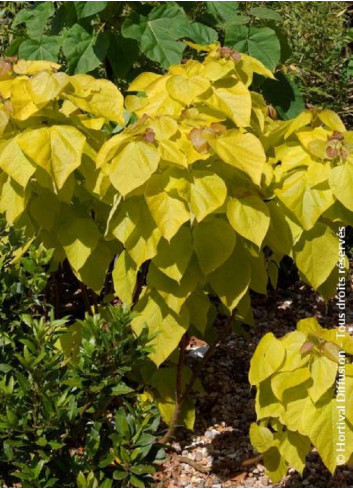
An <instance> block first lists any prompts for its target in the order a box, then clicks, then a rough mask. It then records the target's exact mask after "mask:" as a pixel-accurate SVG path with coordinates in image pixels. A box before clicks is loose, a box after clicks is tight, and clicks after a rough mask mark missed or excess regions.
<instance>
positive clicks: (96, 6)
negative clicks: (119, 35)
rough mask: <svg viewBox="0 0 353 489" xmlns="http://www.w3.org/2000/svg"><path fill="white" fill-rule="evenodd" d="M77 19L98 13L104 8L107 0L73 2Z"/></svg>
mask: <svg viewBox="0 0 353 489" xmlns="http://www.w3.org/2000/svg"><path fill="white" fill-rule="evenodd" d="M73 3H74V5H75V10H76V14H77V18H78V19H85V18H86V17H92V15H95V14H98V13H99V12H101V11H102V10H104V9H105V8H106V6H107V5H108V2H73Z"/></svg>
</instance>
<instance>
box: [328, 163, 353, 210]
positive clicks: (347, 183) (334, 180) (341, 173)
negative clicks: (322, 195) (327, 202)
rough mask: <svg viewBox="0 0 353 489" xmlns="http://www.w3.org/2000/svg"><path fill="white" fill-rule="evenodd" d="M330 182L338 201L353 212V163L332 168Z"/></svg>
mask: <svg viewBox="0 0 353 489" xmlns="http://www.w3.org/2000/svg"><path fill="white" fill-rule="evenodd" d="M329 182H330V186H331V188H332V191H333V193H334V195H335V197H336V199H337V200H339V201H340V202H341V203H342V204H343V205H344V206H345V207H347V209H349V210H350V211H352V212H353V191H352V188H353V162H352V161H347V162H346V163H345V164H344V165H340V166H336V167H335V168H332V170H331V174H330V177H329Z"/></svg>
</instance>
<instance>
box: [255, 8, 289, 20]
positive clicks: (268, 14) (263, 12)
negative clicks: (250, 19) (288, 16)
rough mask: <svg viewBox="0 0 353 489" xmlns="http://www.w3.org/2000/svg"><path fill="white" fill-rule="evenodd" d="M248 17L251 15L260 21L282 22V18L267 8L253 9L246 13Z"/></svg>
mask: <svg viewBox="0 0 353 489" xmlns="http://www.w3.org/2000/svg"><path fill="white" fill-rule="evenodd" d="M248 14H249V15H253V16H254V17H257V18H258V19H261V20H274V21H276V22H283V18H282V16H281V15H280V14H279V13H278V12H276V11H275V10H273V9H272V8H267V7H253V8H251V9H250V10H249V11H248Z"/></svg>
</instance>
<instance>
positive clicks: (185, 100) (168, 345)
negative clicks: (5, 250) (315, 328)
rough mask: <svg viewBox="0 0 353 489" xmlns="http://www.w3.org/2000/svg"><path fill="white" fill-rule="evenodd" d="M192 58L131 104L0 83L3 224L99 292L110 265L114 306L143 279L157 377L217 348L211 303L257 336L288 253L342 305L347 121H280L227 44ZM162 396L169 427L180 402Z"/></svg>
mask: <svg viewBox="0 0 353 489" xmlns="http://www.w3.org/2000/svg"><path fill="white" fill-rule="evenodd" d="M189 45H190V47H192V48H194V49H195V50H196V51H197V55H196V57H197V58H198V60H190V61H187V62H186V63H184V64H180V65H174V66H171V67H170V68H169V69H168V71H167V72H166V73H164V74H156V73H142V74H141V75H139V76H138V77H137V78H136V79H135V80H134V81H133V82H132V83H131V85H130V87H129V90H128V91H129V94H128V95H127V96H126V97H125V99H123V97H122V95H121V94H120V92H119V90H118V89H117V88H116V87H115V86H114V85H113V84H112V83H111V82H109V81H107V80H95V79H94V78H92V77H91V76H89V75H74V76H68V75H66V74H64V73H61V72H59V71H58V68H59V67H58V65H55V64H53V63H48V62H38V61H36V62H34V61H19V62H17V63H14V64H12V63H5V64H4V65H3V66H2V69H1V73H2V75H1V79H0V92H1V95H2V99H1V100H2V102H1V110H0V121H1V140H0V146H1V152H0V168H1V174H0V188H1V192H0V212H5V213H6V218H7V220H8V221H9V222H10V223H11V224H14V225H16V226H26V229H27V232H28V235H31V236H33V235H35V236H36V239H38V240H39V241H41V242H43V243H44V244H45V246H47V247H49V248H54V250H55V252H54V257H55V259H56V260H57V261H61V260H63V259H64V258H67V259H68V261H69V262H70V264H71V267H72V269H73V270H74V272H75V274H76V275H77V277H78V278H79V279H80V280H81V281H83V282H84V283H86V284H87V285H88V286H90V287H91V288H92V289H93V290H95V291H97V292H99V291H100V290H101V288H102V286H103V283H104V279H105V276H106V272H107V270H108V267H109V266H110V264H111V263H112V260H113V258H114V257H115V260H114V269H113V281H114V287H115V292H116V295H117V296H119V297H120V298H121V299H122V300H123V301H124V302H126V303H127V304H132V302H133V298H134V300H136V293H135V292H136V283H137V280H138V278H139V277H140V276H141V273H140V271H141V269H143V270H144V272H146V278H145V282H143V288H142V292H141V294H140V295H139V297H138V301H137V304H136V306H135V311H136V312H137V313H138V314H136V316H135V318H134V320H133V328H134V329H135V331H136V332H140V331H141V329H142V328H143V326H144V324H145V323H147V324H148V325H149V328H150V331H151V335H152V337H153V339H152V346H153V352H152V353H151V359H152V360H153V362H154V363H155V364H156V366H160V365H161V364H162V363H163V362H165V361H166V360H167V359H168V358H171V357H172V356H173V358H174V355H175V354H177V347H178V344H179V342H180V340H181V338H182V337H183V335H184V333H185V332H186V331H188V332H190V333H191V334H195V335H196V336H198V337H201V338H203V339H205V340H206V341H207V340H209V338H210V337H211V336H212V333H213V331H214V328H213V322H214V318H215V316H216V310H215V305H214V304H215V301H212V302H211V300H210V297H217V298H218V299H219V303H220V304H222V307H223V309H222V310H223V312H227V313H228V314H231V312H234V310H235V311H236V318H237V319H239V320H241V321H243V322H247V323H251V322H252V312H251V303H250V293H249V292H250V290H253V291H255V292H258V293H260V294H266V290H267V285H268V281H269V280H270V281H271V283H272V285H274V286H275V285H276V281H277V273H278V267H279V264H280V261H281V259H282V258H283V257H284V256H286V255H287V256H290V257H292V258H293V260H294V261H295V263H296V264H297V266H298V269H299V271H300V273H301V276H302V278H303V280H305V281H306V282H307V283H308V284H310V285H311V286H313V287H314V288H315V289H316V290H318V291H319V292H320V293H321V294H322V295H323V296H324V297H325V298H326V299H327V298H329V297H331V296H332V295H333V294H334V293H335V290H336V285H337V280H338V276H337V274H338V267H337V266H336V264H337V261H338V248H339V240H338V236H337V234H336V232H337V227H338V225H340V224H349V223H352V222H353V219H352V216H353V202H352V193H351V185H350V184H349V182H351V181H352V168H353V149H352V132H349V131H346V129H345V127H344V125H343V123H342V122H341V121H340V119H339V118H338V116H337V115H335V114H334V113H333V112H331V111H315V110H310V111H305V112H304V113H303V114H301V115H300V116H298V117H297V118H296V119H294V120H289V121H278V120H274V118H273V110H271V109H269V108H268V107H267V106H266V104H265V102H264V99H263V97H262V96H261V95H260V94H258V93H256V92H254V91H253V90H252V82H253V79H254V77H258V76H262V77H270V78H273V74H272V73H271V71H269V70H268V69H267V68H265V67H264V66H263V65H262V64H261V63H260V62H259V61H258V60H256V59H254V58H252V57H250V56H247V55H245V54H239V53H237V52H235V51H232V50H231V49H229V48H224V47H220V46H219V45H218V44H214V45H210V46H206V47H205V46H198V45H194V44H191V43H189ZM128 119H129V121H131V122H130V123H129V124H125V125H124V121H126V120H128ZM323 250H324V252H323ZM269 361H270V360H269V359H268V358H266V359H265V360H264V364H266V362H269ZM168 368H169V369H170V370H169V371H168V375H169V376H171V375H172V372H173V371H174V367H173V364H172V366H171V367H168ZM264 368H266V367H265V366H264ZM164 370H165V369H160V370H159V371H158V372H160V373H158V374H157V373H155V374H154V375H156V376H157V377H158V376H159V377H158V378H159V379H162V380H163V374H162V373H161V372H163V371H164ZM155 380H156V377H155ZM152 382H153V381H152ZM163 385H165V382H164V383H163V382H161V381H156V382H155V386H156V388H157V390H158V388H159V392H158V402H159V404H160V405H161V406H162V405H164V406H167V409H164V410H163V409H161V411H162V414H163V416H164V419H165V420H166V421H167V422H169V421H170V420H171V416H172V412H173V409H172V408H173V403H174V401H175V400H174V398H173V396H174V395H175V393H174V390H172V391H170V390H168V389H167V390H166V389H163ZM192 410H193V407H192V405H191V404H188V407H187V408H185V410H184V411H185V412H184V415H185V416H184V418H185V421H184V422H185V423H186V424H187V426H189V427H192V424H193V419H194V418H193V414H192ZM282 424H283V425H285V423H284V422H283V423H282ZM289 463H290V462H289Z"/></svg>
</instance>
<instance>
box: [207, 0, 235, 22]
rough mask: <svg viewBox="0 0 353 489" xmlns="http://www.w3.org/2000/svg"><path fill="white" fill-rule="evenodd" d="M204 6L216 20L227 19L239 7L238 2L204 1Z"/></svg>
mask: <svg viewBox="0 0 353 489" xmlns="http://www.w3.org/2000/svg"><path fill="white" fill-rule="evenodd" d="M205 6H206V8H207V10H208V11H209V13H210V14H211V15H212V16H213V17H214V18H215V19H216V20H224V21H228V20H229V18H230V17H232V16H233V15H235V14H236V13H237V11H238V9H239V5H238V2H206V3H205Z"/></svg>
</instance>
